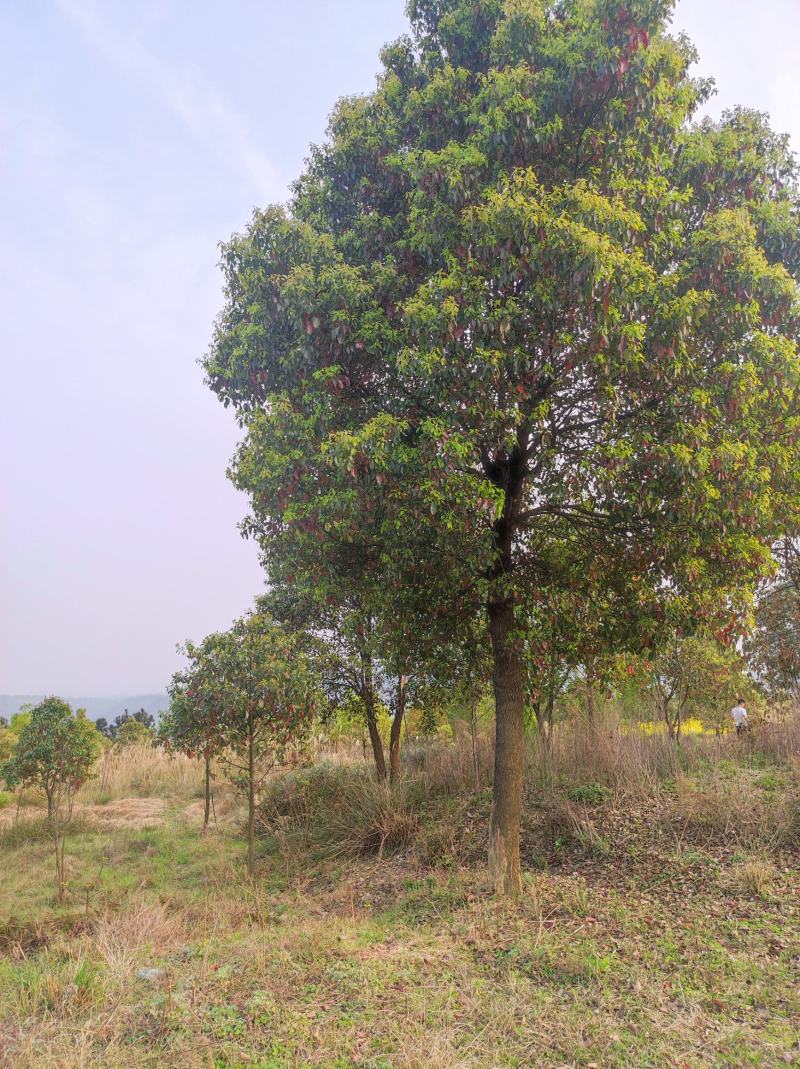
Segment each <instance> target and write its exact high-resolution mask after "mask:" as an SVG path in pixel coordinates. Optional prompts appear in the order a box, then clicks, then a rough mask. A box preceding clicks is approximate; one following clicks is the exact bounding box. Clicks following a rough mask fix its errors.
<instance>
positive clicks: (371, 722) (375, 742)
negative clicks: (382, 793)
mask: <svg viewBox="0 0 800 1069" xmlns="http://www.w3.org/2000/svg"><path fill="white" fill-rule="evenodd" d="M364 711H365V714H366V719H367V731H368V733H369V741H370V742H371V743H372V755H373V757H374V758H375V769H376V771H377V773H378V779H379V780H381V781H383V780H385V779H386V758H385V757H384V753H383V742H382V740H381V733H380V731H379V730H378V716H377V713H376V710H375V689H374V687H373V684H372V665H371V664H370V663H367V664H366V666H365V670H364Z"/></svg>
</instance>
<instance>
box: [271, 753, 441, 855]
mask: <svg viewBox="0 0 800 1069" xmlns="http://www.w3.org/2000/svg"><path fill="white" fill-rule="evenodd" d="M420 823H421V821H420V816H419V814H418V813H417V810H416V808H415V806H414V804H413V800H412V790H411V785H410V783H409V781H403V782H401V783H399V784H396V785H394V786H389V785H388V784H384V783H376V782H375V780H373V779H372V778H371V776H370V774H369V772H368V770H367V769H366V768H362V767H355V768H353V767H347V766H343V765H332V764H322V765H318V766H317V767H316V768H310V769H303V770H301V771H299V772H293V773H287V774H286V775H283V776H280V777H276V779H274V780H273V781H272V782H271V783H270V785H269V786H268V788H267V791H266V792H265V797H264V799H263V801H262V803H261V807H260V812H259V821H258V829H259V833H260V834H262V835H266V836H270V837H273V838H274V839H275V840H276V841H277V842H278V845H279V847H280V848H281V850H282V851H283V852H284V853H288V852H291V851H292V850H293V849H294V848H296V846H297V845H300V846H313V847H316V848H317V849H319V850H320V852H321V853H323V854H326V855H328V856H351V857H354V856H358V855H366V854H378V855H379V856H383V855H384V854H389V853H394V852H396V851H398V850H401V849H403V848H404V847H406V846H407V845H408V844H409V843H410V842H411V840H412V839H413V838H414V837H415V836H416V834H417V832H418V830H419V828H420Z"/></svg>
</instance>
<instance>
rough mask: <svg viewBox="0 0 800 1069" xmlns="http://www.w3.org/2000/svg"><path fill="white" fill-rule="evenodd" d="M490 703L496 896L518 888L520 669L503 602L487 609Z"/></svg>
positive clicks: (522, 738)
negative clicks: (492, 711)
mask: <svg viewBox="0 0 800 1069" xmlns="http://www.w3.org/2000/svg"><path fill="white" fill-rule="evenodd" d="M489 630H490V633H491V638H492V651H493V654H494V666H493V673H492V682H493V686H494V700H495V711H496V712H495V759H494V795H493V798H492V815H491V818H490V821H489V875H490V877H491V879H492V881H493V882H494V886H495V890H496V892H497V893H498V894H508V895H517V894H519V893H520V892H521V890H522V871H521V865H520V856H519V830H520V821H521V819H522V791H523V781H524V772H525V730H524V699H523V688H522V666H521V664H520V659H519V656H518V654H517V653H516V652H515V651H514V650H513V649H512V648H511V635H512V633H513V631H514V608H513V605H512V604H511V602H510V601H507V600H504V601H501V602H494V603H492V604H490V605H489Z"/></svg>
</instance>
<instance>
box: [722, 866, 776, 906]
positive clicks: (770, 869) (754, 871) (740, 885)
mask: <svg viewBox="0 0 800 1069" xmlns="http://www.w3.org/2000/svg"><path fill="white" fill-rule="evenodd" d="M777 876H778V870H777V869H776V867H775V865H774V864H773V863H772V862H771V861H770V860H768V859H766V858H751V859H750V860H749V861H742V862H740V863H739V864H738V865H735V866H734V868H733V869H732V870H731V884H732V886H733V888H734V890H736V891H739V892H740V893H742V894H746V895H750V896H751V897H753V898H763V897H764V896H765V895H766V894H768V893H769V891H770V890H771V889H772V887H773V886H774V885H775V882H776V879H777Z"/></svg>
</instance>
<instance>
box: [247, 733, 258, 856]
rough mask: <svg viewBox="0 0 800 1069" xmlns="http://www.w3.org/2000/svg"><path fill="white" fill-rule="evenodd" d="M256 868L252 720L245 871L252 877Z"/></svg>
mask: <svg viewBox="0 0 800 1069" xmlns="http://www.w3.org/2000/svg"><path fill="white" fill-rule="evenodd" d="M255 867H256V757H255V746H254V740H253V724H252V718H251V722H250V734H249V737H248V740H247V871H248V872H249V873H250V875H251V876H252V875H253V873H254V872H255Z"/></svg>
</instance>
